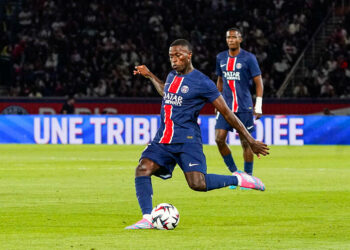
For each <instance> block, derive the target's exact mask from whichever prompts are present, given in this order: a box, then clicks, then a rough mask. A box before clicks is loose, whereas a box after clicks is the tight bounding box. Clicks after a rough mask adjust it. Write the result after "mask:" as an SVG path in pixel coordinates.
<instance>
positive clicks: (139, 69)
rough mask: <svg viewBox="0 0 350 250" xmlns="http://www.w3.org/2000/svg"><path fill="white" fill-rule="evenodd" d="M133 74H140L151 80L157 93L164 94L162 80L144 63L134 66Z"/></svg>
mask: <svg viewBox="0 0 350 250" xmlns="http://www.w3.org/2000/svg"><path fill="white" fill-rule="evenodd" d="M134 75H142V76H143V77H146V78H148V79H150V80H151V82H152V83H153V85H154V87H155V88H156V89H157V91H158V93H159V94H160V95H161V96H163V95H164V82H163V81H161V80H160V79H159V78H158V77H157V76H155V75H154V74H153V73H152V72H151V71H150V70H149V69H148V68H147V66H146V65H139V66H135V70H134Z"/></svg>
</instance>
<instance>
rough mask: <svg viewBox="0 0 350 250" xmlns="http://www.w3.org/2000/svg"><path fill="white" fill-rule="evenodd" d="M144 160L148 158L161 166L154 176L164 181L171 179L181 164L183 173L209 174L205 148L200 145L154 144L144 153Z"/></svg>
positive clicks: (142, 156)
mask: <svg viewBox="0 0 350 250" xmlns="http://www.w3.org/2000/svg"><path fill="white" fill-rule="evenodd" d="M143 158H148V159H150V160H152V161H154V162H155V163H157V164H158V165H159V166H160V169H159V170H158V171H157V172H156V173H155V174H154V175H155V176H158V177H160V178H162V179H168V178H171V176H172V173H173V171H174V168H175V165H176V163H177V164H179V166H180V168H181V169H182V171H183V172H191V171H198V172H201V173H203V174H206V173H207V163H206V160H205V155H204V153H203V146H202V144H198V143H177V144H162V143H154V142H152V143H151V144H149V145H148V146H147V147H146V148H145V150H144V151H143V152H142V155H141V158H140V161H141V159H143Z"/></svg>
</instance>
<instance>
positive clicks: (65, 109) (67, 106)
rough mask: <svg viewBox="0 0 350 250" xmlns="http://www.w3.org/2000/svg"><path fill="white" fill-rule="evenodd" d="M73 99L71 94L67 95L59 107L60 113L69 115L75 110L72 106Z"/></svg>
mask: <svg viewBox="0 0 350 250" xmlns="http://www.w3.org/2000/svg"><path fill="white" fill-rule="evenodd" d="M74 103H75V99H74V97H73V96H69V97H68V99H67V100H66V102H65V103H64V104H63V106H62V109H61V114H63V115H71V114H74V112H75V107H74Z"/></svg>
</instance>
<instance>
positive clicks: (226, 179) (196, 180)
mask: <svg viewBox="0 0 350 250" xmlns="http://www.w3.org/2000/svg"><path fill="white" fill-rule="evenodd" d="M184 174H185V177H186V180H187V183H188V186H189V187H190V188H191V189H193V190H195V191H202V192H206V191H210V190H214V189H219V188H223V187H227V186H230V185H234V186H240V187H243V188H249V189H256V190H261V191H264V190H265V186H264V184H263V183H262V182H261V181H260V180H259V179H258V178H256V177H254V176H250V175H248V174H246V173H238V172H236V173H234V174H233V175H217V174H204V173H201V172H198V171H191V172H185V173H184Z"/></svg>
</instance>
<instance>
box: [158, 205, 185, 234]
mask: <svg viewBox="0 0 350 250" xmlns="http://www.w3.org/2000/svg"><path fill="white" fill-rule="evenodd" d="M151 215H152V223H153V226H154V227H155V228H156V229H161V230H162V229H165V230H172V229H174V228H175V227H176V226H177V225H178V224H179V221H180V214H179V211H177V209H176V207H174V206H173V205H171V204H168V203H161V204H158V205H157V206H155V207H154V208H153V210H152V213H151Z"/></svg>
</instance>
